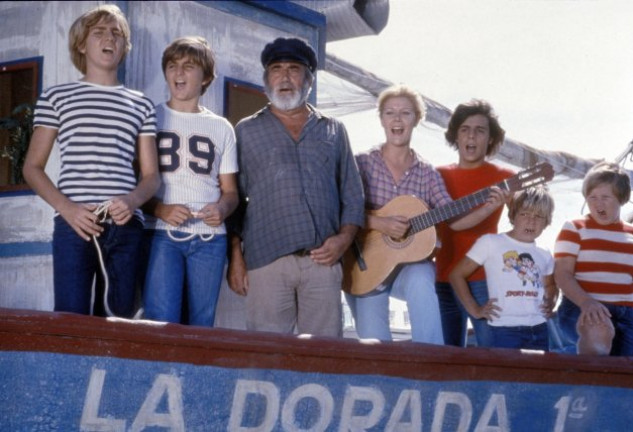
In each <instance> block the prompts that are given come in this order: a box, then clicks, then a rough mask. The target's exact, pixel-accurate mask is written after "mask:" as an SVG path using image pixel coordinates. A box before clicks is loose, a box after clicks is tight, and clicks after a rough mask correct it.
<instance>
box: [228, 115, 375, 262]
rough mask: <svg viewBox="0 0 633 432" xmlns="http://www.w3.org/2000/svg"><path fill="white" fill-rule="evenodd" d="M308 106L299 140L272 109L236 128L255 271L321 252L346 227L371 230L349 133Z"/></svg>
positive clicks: (246, 235)
mask: <svg viewBox="0 0 633 432" xmlns="http://www.w3.org/2000/svg"><path fill="white" fill-rule="evenodd" d="M309 108H310V111H311V113H310V116H309V118H308V121H307V122H306V124H305V126H304V127H303V130H302V131H301V136H300V137H299V140H298V141H297V142H295V141H294V139H293V138H292V137H291V136H290V135H289V134H288V132H287V130H286V128H285V127H284V126H283V125H282V123H281V122H280V121H279V120H278V119H277V117H275V115H274V114H273V113H272V112H271V111H270V107H269V106H268V107H266V108H264V109H262V110H261V111H259V112H257V113H255V114H254V115H252V116H250V117H248V118H246V119H244V120H242V121H240V123H239V124H238V125H237V126H236V128H235V133H236V138H237V149H238V161H239V167H240V174H239V184H240V192H241V195H242V197H243V198H245V199H246V200H247V205H246V207H245V210H244V212H243V213H242V214H243V218H242V220H241V224H238V225H241V227H240V226H238V227H237V231H241V236H242V240H243V242H244V259H245V260H246V266H247V268H248V269H249V270H253V269H256V268H259V267H262V266H264V265H266V264H269V263H271V262H273V261H274V260H276V259H277V258H279V257H282V256H284V255H288V254H291V253H293V252H295V251H297V250H299V249H313V248H316V247H319V246H321V244H322V243H323V242H324V241H325V239H327V238H328V237H331V236H333V235H335V234H338V232H339V230H340V227H341V226H342V225H348V224H349V225H357V226H363V225H364V219H365V211H364V196H363V186H362V182H361V179H360V175H359V173H358V168H357V167H356V163H355V161H354V156H353V154H352V151H351V148H350V145H349V141H348V138H347V131H346V130H345V127H344V126H343V124H342V123H340V122H339V121H337V120H335V119H333V118H330V117H326V116H324V115H323V114H321V113H320V112H318V111H316V110H315V109H314V108H313V107H311V106H309ZM236 218H238V219H239V218H240V213H239V212H238V213H237V215H236ZM234 228H235V226H234Z"/></svg>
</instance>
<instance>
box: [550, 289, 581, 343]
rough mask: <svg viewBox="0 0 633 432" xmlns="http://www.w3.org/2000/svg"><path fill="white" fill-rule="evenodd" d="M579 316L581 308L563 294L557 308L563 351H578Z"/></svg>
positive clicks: (557, 320) (557, 322)
mask: <svg viewBox="0 0 633 432" xmlns="http://www.w3.org/2000/svg"><path fill="white" fill-rule="evenodd" d="M579 316H580V308H579V307H578V306H576V305H575V304H574V303H573V302H572V301H571V300H569V299H568V298H567V297H565V296H563V299H562V300H561V302H560V305H559V306H558V309H557V310H556V324H557V325H558V334H559V336H560V340H561V345H562V347H561V348H560V350H561V351H562V352H568V353H574V354H575V353H576V344H577V343H578V332H577V331H576V322H578V317H579Z"/></svg>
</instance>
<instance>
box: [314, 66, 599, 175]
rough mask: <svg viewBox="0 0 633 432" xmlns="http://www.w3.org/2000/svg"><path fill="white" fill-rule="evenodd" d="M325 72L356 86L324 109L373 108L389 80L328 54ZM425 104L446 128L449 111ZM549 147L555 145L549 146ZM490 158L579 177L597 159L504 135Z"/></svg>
mask: <svg viewBox="0 0 633 432" xmlns="http://www.w3.org/2000/svg"><path fill="white" fill-rule="evenodd" d="M324 69H325V70H326V71H327V72H328V73H330V74H332V75H334V76H336V77H338V78H340V79H342V80H345V81H347V82H349V83H352V84H354V86H356V87H358V88H359V89H361V90H362V91H359V90H358V89H355V90H351V91H353V92H355V94H354V97H353V98H350V99H351V101H350V102H344V103H343V102H341V99H340V98H336V100H334V98H332V99H331V100H327V99H326V100H325V101H323V102H321V101H319V107H320V108H323V109H325V110H333V111H336V110H338V112H339V113H343V112H347V113H351V112H356V111H362V110H366V109H374V108H375V105H376V97H377V96H378V95H379V94H380V92H381V91H382V90H384V89H385V88H387V87H389V86H391V85H392V84H393V83H392V82H391V81H389V80H387V79H384V78H382V77H379V76H377V75H375V74H373V73H371V72H369V71H367V70H365V69H363V68H361V67H359V66H356V65H354V64H352V63H350V62H348V61H346V60H343V59H341V58H338V57H336V56H334V55H332V54H327V55H326V58H325V68H324ZM420 96H421V97H422V100H423V101H424V103H425V105H426V117H425V121H426V122H429V123H433V124H435V125H437V126H439V127H441V128H446V126H447V125H448V121H449V119H450V117H451V114H452V111H451V110H450V109H449V108H447V107H445V106H444V105H442V104H441V103H439V102H436V101H434V100H432V99H430V98H428V97H426V96H424V95H423V94H421V95H420ZM552 147H555V146H554V145H552ZM493 158H494V159H498V160H501V161H503V162H506V163H509V164H512V165H514V166H516V167H519V168H521V169H523V168H528V167H530V166H533V165H535V164H537V163H539V162H549V163H550V164H551V165H552V166H553V167H554V171H555V172H556V174H562V175H565V176H567V177H569V178H583V177H584V176H585V173H586V172H587V171H588V170H589V168H591V167H592V166H593V165H594V164H595V163H596V162H598V160H597V159H586V158H582V157H579V156H577V155H574V154H571V153H567V152H563V151H552V150H540V149H536V148H534V147H531V146H529V145H527V144H525V143H522V142H519V141H516V140H513V139H511V138H506V139H505V141H504V144H503V145H502V146H501V147H500V148H499V151H498V152H497V153H496V154H495V155H494V156H493Z"/></svg>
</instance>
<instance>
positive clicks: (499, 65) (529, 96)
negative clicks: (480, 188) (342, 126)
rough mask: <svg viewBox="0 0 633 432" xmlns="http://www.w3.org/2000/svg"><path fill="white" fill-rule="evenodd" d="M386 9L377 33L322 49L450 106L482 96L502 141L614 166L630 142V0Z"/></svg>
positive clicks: (502, 1)
mask: <svg viewBox="0 0 633 432" xmlns="http://www.w3.org/2000/svg"><path fill="white" fill-rule="evenodd" d="M389 3H390V14H389V22H388V24H387V27H386V28H385V29H384V30H383V31H382V32H381V33H380V34H379V35H377V36H363V37H360V38H356V39H352V40H346V41H338V42H330V43H328V45H327V52H328V53H332V54H334V55H336V56H337V57H341V58H343V59H345V60H347V61H349V62H351V63H353V64H356V65H358V66H361V67H363V68H365V69H367V70H369V71H371V72H373V73H375V74H376V75H378V76H380V77H382V78H385V79H387V80H389V81H392V82H395V83H404V84H408V85H410V86H412V87H413V88H415V89H416V90H418V91H419V92H420V93H422V94H423V95H424V96H426V97H429V98H431V99H433V100H435V101H437V102H439V103H441V104H443V105H445V106H447V107H448V108H450V109H454V108H455V107H456V106H457V105H458V104H459V103H462V102H465V101H468V100H470V99H471V98H482V99H486V100H488V101H489V102H490V103H491V104H492V105H493V106H494V108H495V110H496V111H497V114H498V115H499V120H500V122H501V125H502V126H503V127H504V129H505V130H506V136H508V137H510V138H512V139H514V140H517V141H520V142H523V143H526V144H528V145H530V146H533V147H536V148H541V149H547V150H558V151H566V152H570V153H574V154H577V155H579V156H582V157H587V158H605V159H608V160H614V159H615V158H616V157H617V156H619V155H620V154H621V153H622V152H623V151H624V150H625V149H626V148H627V146H628V144H629V142H631V140H632V139H633V25H632V22H633V2H631V1H629V0H390V2H389ZM372 115H373V113H372ZM341 120H343V121H345V122H346V123H347V122H349V121H350V120H349V119H346V118H345V117H342V118H341ZM376 122H377V120H376ZM364 126H366V124H365V125H363V126H361V127H364ZM376 139H377V140H378V139H379V137H377V138H376Z"/></svg>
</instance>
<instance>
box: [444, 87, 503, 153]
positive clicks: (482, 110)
mask: <svg viewBox="0 0 633 432" xmlns="http://www.w3.org/2000/svg"><path fill="white" fill-rule="evenodd" d="M477 114H481V115H483V116H485V117H486V118H487V119H488V125H489V129H490V145H488V149H487V150H486V156H490V155H493V154H494V153H495V152H496V151H497V150H498V149H499V146H500V145H501V144H502V143H503V139H504V138H505V134H506V131H505V130H503V128H501V126H500V125H499V120H498V119H497V114H496V113H495V111H494V109H493V108H492V106H491V105H490V104H489V103H488V102H486V101H485V100H482V99H472V100H471V101H470V102H467V103H463V104H459V105H458V106H457V108H455V111H454V112H453V115H452V116H451V119H450V120H449V122H448V128H447V129H446V132H445V133H444V137H445V138H446V142H447V143H448V145H449V146H450V147H453V148H454V149H457V132H458V130H459V128H460V126H461V125H462V124H463V123H464V122H465V121H466V119H467V118H468V117H471V116H474V115H477Z"/></svg>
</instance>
